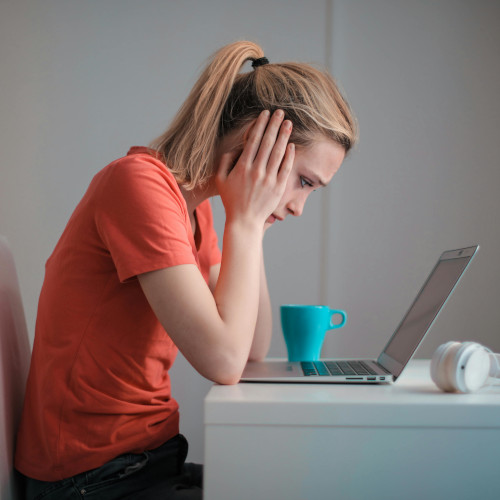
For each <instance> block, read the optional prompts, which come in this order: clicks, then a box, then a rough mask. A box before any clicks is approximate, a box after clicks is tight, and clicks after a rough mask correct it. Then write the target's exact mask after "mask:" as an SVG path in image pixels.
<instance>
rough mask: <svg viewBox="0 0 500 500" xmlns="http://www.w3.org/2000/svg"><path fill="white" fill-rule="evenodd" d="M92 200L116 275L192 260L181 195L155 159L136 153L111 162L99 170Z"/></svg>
mask: <svg viewBox="0 0 500 500" xmlns="http://www.w3.org/2000/svg"><path fill="white" fill-rule="evenodd" d="M95 200H96V201H95V203H96V208H95V220H96V226H97V230H98V232H99V235H100V237H101V238H102V241H103V244H104V247H105V248H106V249H107V250H108V251H109V253H110V254H111V257H112V259H113V262H114V264H115V266H116V269H117V272H118V277H119V279H120V281H122V282H123V281H125V280H127V279H130V278H132V277H134V276H136V275H138V274H142V273H145V272H148V271H153V270H156V269H161V268H164V267H171V266H175V265H180V264H195V265H196V264H197V261H196V257H195V255H194V254H193V247H192V244H191V240H190V223H189V217H188V214H187V208H186V204H185V201H184V198H183V197H182V194H181V192H180V190H179V187H178V185H177V183H176V181H175V179H174V177H173V176H172V174H171V173H170V172H169V170H168V169H167V168H166V167H165V165H164V164H163V163H161V162H160V161H159V160H157V159H155V158H153V157H151V156H150V155H147V154H140V155H137V154H136V155H130V156H127V157H124V158H121V159H120V160H117V161H116V162H114V163H112V164H111V165H109V166H108V168H107V169H106V170H105V171H103V172H102V178H101V179H100V184H99V189H98V190H97V191H96V199H95ZM191 237H192V235H191Z"/></svg>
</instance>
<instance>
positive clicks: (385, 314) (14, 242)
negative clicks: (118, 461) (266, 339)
mask: <svg viewBox="0 0 500 500" xmlns="http://www.w3.org/2000/svg"><path fill="white" fill-rule="evenodd" d="M499 21H500V4H499V2H496V1H493V0H492V1H487V0H475V1H472V0H471V1H464V0H462V1H458V0H437V1H430V0H428V1H426V0H414V1H411V0H407V1H396V0H355V1H352V0H351V1H349V0H333V1H328V0H308V1H307V2H302V1H295V0H294V1H290V0H253V1H251V2H249V1H242V0H216V1H202V0H198V1H195V0H184V1H182V2H173V1H165V0H163V1H160V0H141V1H139V0H136V1H131V0H86V1H84V0H44V1H43V2H41V1H36V0H2V2H1V3H0V68H1V75H2V77H1V79H0V116H1V120H0V146H1V152H2V161H1V166H0V169H1V176H0V233H1V234H3V235H5V236H6V237H7V238H8V240H9V241H10V244H11V246H12V249H13V251H14V254H15V258H16V262H17V267H18V272H19V278H20V282H21V290H22V295H23V300H24V304H25V310H26V316H27V321H28V327H29V330H30V335H31V338H32V337H33V334H34V323H35V316H36V305H37V300H38V294H39V291H40V287H41V284H42V280H43V272H44V263H45V261H46V259H47V257H48V256H49V254H50V252H51V251H52V249H53V247H54V245H55V243H56V241H57V239H58V237H59V235H60V234H61V232H62V230H63V228H64V226H65V224H66V221H67V219H68V217H69V216H70V214H71V212H72V210H73V209H74V207H75V205H76V204H77V202H78V201H79V199H80V197H81V196H82V194H83V193H84V191H85V189H86V187H87V185H88V183H89V182H90V180H91V178H92V176H93V175H94V174H95V173H96V172H97V171H98V170H100V169H101V168H102V167H104V166H105V165H106V164H107V163H108V162H110V161H112V160H113V159H115V158H116V157H118V156H121V155H123V154H125V153H126V151H127V149H128V147H129V146H131V145H136V144H147V143H148V142H149V141H150V140H151V139H153V138H154V137H156V136H157V135H159V134H160V133H161V132H163V130H164V129H165V127H166V126H167V124H168V123H169V121H170V120H171V118H172V117H173V115H174V113H175V112H176V110H177V108H178V107H179V105H180V104H181V102H182V101H183V100H184V98H185V97H186V96H187V93H188V91H189V89H190V88H191V86H192V85H193V83H194V82H195V80H196V78H197V75H198V74H199V71H200V70H201V68H202V67H203V64H204V62H205V60H206V58H207V57H208V56H209V55H210V54H211V53H212V52H213V51H215V50H216V49H217V48H219V47H220V46H222V45H224V44H226V43H229V42H232V41H234V40H237V39H251V40H255V41H257V42H258V43H260V44H261V45H262V46H263V48H264V50H265V53H266V55H267V56H268V58H269V59H270V60H271V61H276V62H278V61H286V60H299V61H306V62H313V63H317V64H322V65H326V66H328V67H329V68H330V69H331V70H332V72H333V74H334V75H335V77H336V78H337V79H338V81H339V83H340V86H341V88H342V89H343V90H344V93H345V94H346V96H347V98H348V100H349V101H350V103H351V105H352V107H353V109H354V110H355V113H356V115H357V118H358V120H359V123H360V129H361V140H360V144H359V146H358V147H357V148H356V150H355V151H353V153H352V155H351V156H350V157H349V158H348V159H347V160H346V162H345V163H344V166H343V167H342V168H341V170H340V172H339V173H338V174H337V176H336V177H335V179H334V181H333V183H332V185H331V186H330V187H329V188H328V189H326V190H322V191H318V192H317V193H315V194H313V195H312V196H311V199H310V201H309V202H308V205H307V207H306V210H305V212H304V215H303V216H302V217H301V218H299V219H294V220H292V219H291V218H289V220H287V221H286V222H284V223H279V224H276V225H275V226H274V227H273V228H272V229H271V230H270V231H268V234H267V235H266V240H265V249H266V265H267V269H268V278H269V284H270V290H271V294H272V302H273V310H274V314H275V318H276V320H277V321H275V328H274V330H275V332H274V338H273V343H272V347H271V353H270V354H271V355H272V356H284V355H285V346H284V342H283V340H282V338H281V332H280V327H279V305H280V304H282V303H327V304H329V305H331V306H335V307H341V308H344V309H346V310H347V312H348V314H349V321H348V324H347V326H346V327H345V328H343V329H342V330H340V331H339V332H337V333H335V334H329V335H327V339H326V341H325V347H324V351H323V354H324V355H327V356H333V355H335V356H349V355H351V354H356V355H365V356H376V355H378V353H379V352H380V350H381V349H382V347H383V346H384V344H385V342H386V341H387V339H388V337H389V336H390V335H391V334H392V332H393V330H394V328H395V327H396V326H397V324H398V322H399V320H400V319H401V317H402V315H403V313H404V312H405V311H406V309H407V307H408V306H409V304H410V302H411V300H412V299H413V297H414V295H415V294H416V292H417V291H418V290H419V288H420V286H421V285H422V284H423V282H424V280H425V278H426V276H427V274H428V272H429V271H430V269H431V268H432V266H433V264H434V263H435V261H436V260H437V258H438V257H439V255H440V253H441V252H442V251H443V250H445V249H448V248H456V247H460V246H466V245H470V244H474V243H480V244H481V250H480V252H479V254H478V256H477V258H476V260H475V261H474V262H473V264H472V265H471V268H470V269H469V271H468V273H467V274H466V275H465V276H464V278H463V281H462V284H461V286H460V287H459V288H458V289H457V290H456V292H455V294H454V296H453V297H452V299H451V300H450V302H449V304H448V305H447V307H446V308H445V310H444V311H443V313H442V314H441V315H440V317H439V320H438V321H437V322H436V324H435V326H434V328H433V330H432V333H431V334H430V336H429V337H428V338H427V339H426V340H425V341H424V343H423V344H422V346H421V348H420V349H419V351H418V353H417V355H418V356H419V357H430V356H431V355H432V353H433V351H434V350H435V349H436V347H437V346H438V345H439V344H440V343H442V342H444V341H447V340H451V339H457V340H465V339H471V340H476V341H480V342H483V343H484V344H486V345H489V346H490V347H491V348H492V349H494V350H495V351H497V352H498V351H500V335H499V326H498V325H499V319H500V318H499V309H500V308H499V293H498V287H499V282H500V266H499V264H498V260H497V259H498V252H499V248H500V225H499V223H498V221H497V217H499V216H500V197H499V196H498V194H497V191H498V188H499V187H500V169H499V160H498V142H499V140H500V133H499V132H500V127H499V116H500V105H499V102H500V101H499V98H498V91H499V89H500V71H499V67H500V65H499V62H500V61H499V54H500V50H499V49H500V30H498V24H499ZM213 207H214V212H215V216H216V219H217V220H216V227H217V230H218V232H219V234H220V235H222V229H223V224H224V215H223V208H222V204H221V203H220V201H218V200H215V201H214V203H213ZM173 379H174V381H173V384H174V396H175V397H177V399H178V400H179V401H180V404H181V431H182V432H184V433H185V434H186V435H187V437H188V439H189V440H190V443H191V451H190V457H189V458H190V459H191V460H195V461H202V460H203V427H202V415H203V397H204V395H205V394H206V392H207V391H208V389H209V388H210V385H211V384H210V383H209V382H208V381H206V380H204V379H202V378H201V377H200V376H199V375H198V374H197V373H195V372H194V370H193V369H192V368H191V367H190V366H189V365H187V363H186V362H185V360H183V359H182V357H181V356H180V357H179V359H178V362H177V363H176V366H175V368H174V370H173Z"/></svg>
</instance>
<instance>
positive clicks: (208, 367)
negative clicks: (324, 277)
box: [139, 113, 294, 384]
mask: <svg viewBox="0 0 500 500" xmlns="http://www.w3.org/2000/svg"><path fill="white" fill-rule="evenodd" d="M282 120H283V115H282V114H281V113H275V114H274V115H273V117H272V118H271V119H269V117H268V116H266V115H265V114H262V115H261V116H260V117H259V118H258V119H257V121H256V124H255V126H254V127H252V129H251V131H250V132H249V136H248V140H247V143H246V145H245V147H244V149H243V153H242V154H241V156H240V158H239V160H238V162H237V163H236V166H235V167H234V168H233V169H232V170H230V168H229V167H231V166H232V158H233V157H234V155H232V154H231V155H223V159H222V163H221V168H220V169H219V173H218V174H217V179H216V180H217V187H218V191H219V194H220V196H221V199H222V202H223V203H224V207H225V210H226V224H225V229H224V240H223V252H222V262H221V266H220V273H219V278H218V280H217V284H216V285H215V289H214V291H213V293H212V292H211V290H210V288H209V287H208V286H207V284H206V282H205V280H204V279H203V277H202V275H201V273H200V272H199V270H198V268H197V267H196V266H194V265H192V264H188V265H180V266H175V267H170V268H166V269H161V270H158V271H152V272H150V273H145V274H143V275H140V276H139V281H140V283H141V286H142V288H143V290H144V293H145V295H146V297H147V299H148V301H149V303H150V305H151V307H152V309H153V311H154V312H155V314H156V315H157V317H158V319H159V320H160V322H161V323H162V325H163V327H164V328H165V330H166V331H167V332H168V334H169V336H170V337H171V338H172V340H173V341H174V343H175V344H176V345H177V346H178V348H179V349H180V350H181V352H182V353H183V354H184V356H185V357H186V359H187V360H188V361H189V362H190V363H191V364H192V365H193V367H194V368H195V369H196V370H198V371H199V372H200V373H201V374H202V375H203V376H205V377H206V378H208V379H210V380H213V381H215V382H219V383H223V384H231V383H237V382H238V381H239V378H240V376H241V372H242V371H243V368H244V367H245V364H246V362H247V360H248V357H249V354H250V349H251V346H252V343H253V339H254V332H255V328H256V324H257V315H258V311H259V301H260V295H261V281H262V280H261V258H262V257H261V254H262V238H263V233H264V223H265V220H266V219H267V217H268V216H269V215H270V214H271V213H272V212H273V210H274V209H275V207H276V206H277V204H278V203H279V201H280V199H281V196H282V194H283V191H284V189H285V184H286V180H287V178H288V175H289V173H290V170H291V167H292V164H293V157H294V150H293V146H292V145H290V146H287V143H288V138H289V136H290V132H291V124H290V123H289V122H285V123H284V124H283V126H282Z"/></svg>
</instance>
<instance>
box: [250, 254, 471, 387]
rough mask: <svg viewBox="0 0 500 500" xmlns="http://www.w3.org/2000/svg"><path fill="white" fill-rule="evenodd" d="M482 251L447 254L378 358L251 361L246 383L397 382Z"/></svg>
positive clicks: (435, 267)
mask: <svg viewBox="0 0 500 500" xmlns="http://www.w3.org/2000/svg"><path fill="white" fill-rule="evenodd" d="M478 249H479V246H478V245H475V246H471V247H467V248H461V249H458V250H448V251H446V252H443V254H442V255H441V257H440V258H439V260H438V262H437V264H436V265H435V266H434V269H433V270H432V272H431V273H430V275H429V277H428V278H427V280H426V282H425V283H424V286H423V287H422V288H421V289H420V291H419V292H418V294H417V297H416V298H415V300H414V301H413V304H412V305H411V307H410V309H409V310H408V312H407V313H406V314H405V316H404V317H403V320H402V321H401V323H400V324H399V326H398V327H397V329H396V331H395V332H394V334H393V335H392V337H391V338H390V340H389V342H388V343H387V345H386V346H385V348H384V350H383V351H382V352H381V354H380V356H379V357H378V359H376V360H375V359H322V360H320V361H319V362H318V361H309V362H288V361H284V360H264V361H261V362H249V363H248V364H247V366H246V367H245V370H244V372H243V375H242V377H241V381H242V382H294V383H329V384H338V383H375V384H377V383H390V382H394V381H396V380H397V378H398V377H399V376H400V375H401V372H402V371H403V369H404V367H405V366H406V365H407V364H408V362H409V361H410V359H411V358H412V356H413V354H414V353H415V351H416V350H417V348H418V346H419V345H420V343H421V342H422V340H423V339H424V337H425V335H426V334H427V332H428V331H429V330H430V328H431V326H432V325H433V323H434V321H435V320H436V318H437V316H438V314H439V312H440V311H441V309H442V308H443V306H444V305H445V303H446V301H447V300H448V298H449V297H450V295H451V294H452V292H453V290H454V289H455V287H456V286H457V284H458V282H459V280H460V278H461V277H462V275H463V273H464V272H465V270H466V269H467V267H468V265H469V264H470V262H471V260H472V258H473V257H474V255H475V254H476V252H477V250H478Z"/></svg>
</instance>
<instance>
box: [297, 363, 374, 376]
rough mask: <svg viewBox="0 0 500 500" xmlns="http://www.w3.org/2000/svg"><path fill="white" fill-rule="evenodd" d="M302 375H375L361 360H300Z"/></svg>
mask: <svg viewBox="0 0 500 500" xmlns="http://www.w3.org/2000/svg"><path fill="white" fill-rule="evenodd" d="M300 365H301V367H302V371H303V372H304V375H305V376H306V377H307V376H311V375H312V376H314V375H320V376H327V377H328V376H331V375H376V373H375V371H373V370H372V369H371V368H370V367H369V366H368V365H367V364H366V363H364V362H363V361H301V363H300Z"/></svg>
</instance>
